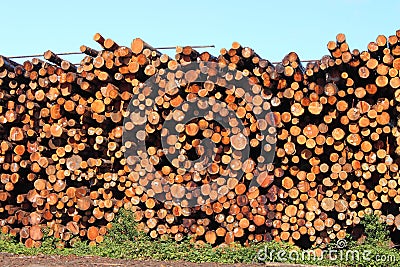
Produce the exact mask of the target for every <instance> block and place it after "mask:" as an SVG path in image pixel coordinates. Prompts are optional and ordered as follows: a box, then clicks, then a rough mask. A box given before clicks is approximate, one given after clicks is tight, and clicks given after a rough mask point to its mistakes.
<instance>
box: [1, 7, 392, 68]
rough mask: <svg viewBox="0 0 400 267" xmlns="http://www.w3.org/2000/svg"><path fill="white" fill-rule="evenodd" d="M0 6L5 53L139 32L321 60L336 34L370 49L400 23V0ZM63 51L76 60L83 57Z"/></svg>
mask: <svg viewBox="0 0 400 267" xmlns="http://www.w3.org/2000/svg"><path fill="white" fill-rule="evenodd" d="M1 11H2V12H1V21H2V27H1V28H0V54H2V55H5V56H11V55H25V54H42V53H43V52H44V51H46V50H48V49H50V50H52V51H54V52H69V51H79V46H80V45H82V44H85V45H88V46H90V47H93V48H99V46H98V44H97V43H95V42H94V41H93V39H92V38H93V35H94V34H95V33H96V32H100V33H101V34H102V35H103V36H104V37H106V38H112V39H113V40H115V41H116V42H117V43H118V44H120V45H125V46H129V45H130V42H131V40H132V39H133V38H136V37H141V38H142V39H144V40H145V41H146V42H148V43H149V44H151V45H153V46H154V47H157V46H175V45H208V44H214V45H215V46H216V48H215V49H207V50H208V51H210V52H211V53H212V54H214V55H217V54H218V53H219V50H220V49H221V48H223V47H225V48H229V47H230V45H231V43H232V42H233V41H238V42H240V43H241V44H242V45H244V46H250V47H252V48H254V49H255V50H256V52H257V53H258V54H259V55H260V56H262V57H263V58H266V59H268V60H271V61H279V60H281V59H282V58H283V57H284V56H285V54H287V53H288V52H290V51H295V52H297V53H298V54H299V56H300V58H301V59H319V58H321V57H322V56H323V55H325V54H327V53H328V51H327V49H326V44H327V42H328V41H330V40H335V36H336V34H337V33H340V32H343V33H345V34H346V36H347V40H348V43H349V45H350V48H351V49H353V48H358V49H360V50H365V49H366V47H367V44H368V42H370V41H374V40H375V39H376V37H377V36H378V35H379V34H384V35H387V36H388V35H392V34H395V31H396V29H400V16H399V14H400V1H385V0H381V1H361V0H339V1H329V2H328V1H322V0H320V1H283V0H281V1H253V0H245V1H235V0H230V1H218V0H213V1H210V0H203V1H198V2H196V1H190V0H186V1H181V0H179V1H150V0H148V1H133V0H131V1H129V0H127V1H125V0H119V1H83V0H81V1H74V0H71V1H64V2H60V3H58V2H56V1H29V2H28V1H26V2H24V1H12V2H8V3H7V4H4V3H3V4H2V7H1ZM201 51H203V50H201ZM168 53H169V54H171V53H173V52H171V51H170V52H168ZM64 58H66V59H70V60H71V61H73V62H74V63H76V62H79V60H80V58H81V56H78V57H64Z"/></svg>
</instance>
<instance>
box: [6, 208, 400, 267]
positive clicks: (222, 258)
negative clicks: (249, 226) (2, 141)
mask: <svg viewBox="0 0 400 267" xmlns="http://www.w3.org/2000/svg"><path fill="white" fill-rule="evenodd" d="M363 224H364V226H365V229H366V235H367V238H366V239H365V241H364V242H363V243H362V244H357V243H356V242H354V241H350V240H347V247H346V248H344V249H342V250H337V248H336V244H333V243H335V242H333V243H332V244H330V245H329V246H328V247H327V248H324V251H326V252H327V251H329V249H330V251H331V253H332V252H333V254H332V256H336V259H328V258H327V257H324V258H319V259H316V258H314V257H312V256H311V257H307V256H305V257H304V258H302V257H298V258H296V257H295V256H296V255H299V256H300V255H301V254H302V253H303V254H304V253H305V252H306V251H305V250H301V249H300V248H298V247H295V246H293V245H289V244H287V243H282V242H265V243H258V244H251V245H250V246H249V247H244V246H242V245H239V244H234V245H233V246H231V247H216V248H213V247H211V246H209V245H204V246H198V245H195V244H194V243H192V242H190V240H189V238H186V239H185V240H183V241H182V242H179V243H177V242H175V241H174V240H172V239H168V240H152V239H151V238H150V237H149V236H147V235H146V234H145V233H143V232H140V231H138V230H137V229H136V227H135V223H134V220H133V218H132V214H131V213H130V212H128V211H126V210H121V211H120V213H119V214H118V216H117V218H116V220H115V222H114V226H113V228H112V229H111V231H110V232H109V234H108V235H107V236H106V237H105V239H104V242H103V243H101V244H99V245H98V246H89V245H88V243H87V242H83V241H78V242H75V243H74V245H73V247H71V248H63V249H59V248H57V247H59V246H58V245H57V244H58V243H59V240H57V239H55V238H54V237H45V239H44V240H43V243H42V246H41V247H40V248H26V247H25V246H24V245H23V244H21V243H19V242H18V240H16V239H15V238H14V237H10V236H5V235H2V236H0V251H2V252H9V253H17V254H25V255H37V254H47V255H71V254H72V255H78V256H84V255H95V256H103V257H110V258H125V259H137V260H140V259H154V260H172V261H181V260H184V261H190V262H219V263H254V262H266V261H274V262H285V263H302V264H315V265H330V266H360V267H362V266H366V267H367V266H368V267H369V266H400V252H399V251H398V250H396V249H393V248H390V247H389V245H388V244H389V236H388V235H389V232H388V231H387V229H386V227H385V225H383V224H382V223H380V222H379V221H378V219H377V218H376V217H375V216H370V215H369V216H366V218H365V219H364V221H363ZM333 250H336V252H335V251H333ZM278 252H279V253H278ZM346 253H347V254H348V257H346ZM289 255H291V256H292V257H289ZM351 255H359V257H358V258H357V257H356V256H354V257H351ZM265 256H267V257H265ZM366 257H367V258H366ZM377 257H379V259H382V258H386V259H389V260H385V261H379V260H377ZM263 258H265V259H263Z"/></svg>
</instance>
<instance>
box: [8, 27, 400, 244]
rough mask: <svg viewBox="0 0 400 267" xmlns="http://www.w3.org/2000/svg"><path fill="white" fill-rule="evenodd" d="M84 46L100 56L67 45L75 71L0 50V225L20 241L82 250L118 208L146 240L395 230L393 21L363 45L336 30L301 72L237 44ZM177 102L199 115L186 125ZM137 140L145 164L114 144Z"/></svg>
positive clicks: (51, 56) (299, 237) (399, 95)
mask: <svg viewBox="0 0 400 267" xmlns="http://www.w3.org/2000/svg"><path fill="white" fill-rule="evenodd" d="M94 40H95V41H96V42H97V43H98V44H99V45H100V46H101V49H100V50H95V49H93V48H90V47H87V46H81V52H82V53H83V54H85V56H84V58H83V59H82V61H81V62H80V64H79V65H78V66H75V65H74V64H72V63H71V62H69V61H67V60H64V59H62V58H60V57H59V56H57V55H56V54H55V53H53V52H52V51H46V52H45V53H44V59H45V61H42V60H40V59H32V60H31V61H26V62H24V63H23V64H18V63H16V62H14V61H12V60H10V59H8V58H6V57H4V56H2V57H0V122H1V124H0V134H1V135H0V136H1V137H0V149H1V150H0V227H1V232H2V233H5V234H11V235H14V236H17V237H18V238H19V239H20V240H21V242H24V243H25V245H26V246H27V247H34V246H40V244H41V240H42V239H43V236H44V232H46V234H47V235H52V236H54V237H56V238H59V239H60V246H66V245H72V244H73V243H74V242H75V241H76V240H78V239H87V240H89V241H90V243H91V244H96V243H100V242H102V240H103V238H104V235H105V234H106V233H107V231H108V229H109V228H110V227H112V222H113V219H114V217H115V214H116V213H117V212H118V210H119V209H120V208H125V209H128V210H131V211H133V214H134V218H135V220H136V221H137V222H138V225H139V228H141V229H142V230H144V231H145V232H147V233H148V234H149V235H150V236H151V237H153V238H165V237H167V236H172V237H173V238H174V239H175V240H177V241H180V240H182V239H183V238H184V237H185V236H187V235H192V236H193V237H194V239H195V240H196V242H199V243H201V242H207V243H209V244H212V245H217V244H221V243H227V244H229V243H232V242H234V241H237V242H241V243H245V244H248V243H249V242H251V241H265V240H266V241H268V240H277V241H287V242H290V243H295V244H298V245H300V246H303V247H307V246H310V245H318V244H324V243H329V242H330V241H331V240H334V239H337V238H344V237H345V235H346V234H347V233H351V234H353V236H354V237H359V236H360V235H361V234H362V227H360V225H359V223H360V220H361V218H362V217H363V216H364V215H365V214H367V213H376V214H378V215H380V216H381V217H382V219H383V220H385V221H386V223H387V224H388V225H389V226H390V227H391V229H392V232H393V233H396V232H397V233H398V230H399V229H400V212H399V204H400V186H399V174H400V171H399V164H400V148H399V147H400V130H399V129H400V128H399V126H400V119H399V118H400V117H399V112H400V89H399V87H400V74H399V71H400V30H399V31H397V32H396V34H395V35H392V36H389V37H388V38H386V37H385V36H382V35H380V36H378V37H377V39H376V41H375V42H371V43H369V44H368V49H367V50H366V51H363V52H361V51H359V50H357V49H355V50H350V48H349V45H348V44H347V42H346V38H345V35H344V34H338V35H337V36H336V41H331V42H329V43H328V45H327V48H328V50H329V53H330V55H329V56H324V57H323V58H322V59H321V60H318V61H315V62H309V63H308V64H306V65H305V66H303V65H302V62H301V61H300V59H299V57H298V55H297V54H296V53H294V52H291V53H289V54H288V55H287V56H285V57H284V58H283V60H282V61H281V62H280V63H278V64H272V63H271V62H269V61H268V60H265V59H262V58H261V57H260V56H259V55H258V54H257V53H256V52H255V51H253V50H252V49H251V48H249V47H243V46H241V45H240V44H239V43H237V42H234V43H233V44H232V47H231V48H230V49H221V51H220V55H218V56H213V55H211V54H210V53H208V52H203V53H200V52H198V51H196V50H195V49H193V48H191V47H177V49H176V56H175V58H170V57H169V56H168V55H165V54H162V53H160V52H159V51H157V50H156V49H154V48H153V47H152V46H150V45H149V44H147V43H145V42H144V41H143V40H141V39H140V38H136V39H134V40H133V41H132V43H131V45H130V47H126V46H120V45H118V44H117V43H116V42H114V41H113V40H111V39H106V38H104V37H103V36H101V35H100V34H96V35H95V36H94ZM190 62H200V63H199V64H200V65H199V66H201V68H199V69H193V68H190V67H185V66H187V65H190V64H189V63H190ZM221 71H222V72H224V73H225V74H226V75H224V76H223V77H222V78H221V77H218V79H216V78H215V77H217V76H216V74H217V73H219V72H221ZM232 71H234V72H232ZM163 75H164V76H163ZM151 77H158V78H156V79H155V81H156V83H157V86H158V88H157V90H153V91H152V92H150V91H151V90H150V91H149V88H148V87H146V86H145V82H146V81H147V80H148V79H149V78H151ZM199 77H202V79H203V80H202V81H201V82H199V81H198V78H199ZM232 81H236V82H239V83H241V84H242V87H241V86H236V87H232V86H229V84H230V83H231V82H232ZM174 84H176V86H175V85H174ZM245 86H248V88H250V90H249V91H245V90H243V88H244V87H245ZM153 89H154V88H153ZM154 93H156V95H154ZM204 99H206V100H205V101H203V100H204ZM188 102H191V103H196V105H197V106H198V107H199V109H200V110H201V109H205V108H206V107H211V108H212V111H213V115H212V116H211V115H204V116H198V118H194V119H192V120H190V121H187V122H186V121H185V115H186V114H187V113H189V112H190V110H191V109H190V108H189V106H187V103H188ZM132 108H134V109H135V108H136V109H135V110H139V111H140V112H138V113H135V112H132ZM144 114H145V115H146V116H144ZM232 114H233V115H234V116H233V115H232ZM218 116H219V118H220V119H219V120H218V119H217V118H218ZM221 118H226V119H225V120H224V119H221ZM182 121H185V122H184V123H182ZM224 121H225V124H223V122H224ZM168 123H169V125H173V127H172V128H173V129H175V130H176V134H173V133H172V132H170V131H169V130H171V128H168V127H167V128H166V127H165V125H166V124H168ZM138 125H142V126H143V129H141V130H138V127H137V126H138ZM129 131H131V132H132V133H134V138H128V139H127V138H124V136H126V133H127V132H129ZM163 140H165V142H164V141H163ZM205 140H208V141H205ZM140 142H142V143H144V144H145V147H144V150H141V153H142V154H140V155H139V154H138V155H139V156H141V155H145V156H146V157H143V158H140V157H139V158H138V155H131V154H129V153H127V152H129V151H130V149H131V148H132V147H134V146H136V145H137V143H140ZM136 152H137V151H136ZM209 153H211V154H214V156H212V157H211V156H210V155H208V154H209ZM271 153H272V154H273V155H274V157H270V154H271ZM204 155H205V157H206V160H205V161H201V162H200V163H198V164H197V165H196V164H193V165H191V163H190V162H193V161H194V160H195V159H198V158H200V159H203V156H204ZM210 158H211V159H212V161H211V162H209V159H210ZM168 159H172V160H168ZM197 162H198V161H197ZM204 163H207V164H206V167H205V168H204V166H203V165H205V164H204ZM199 164H200V165H201V166H200V167H199ZM202 167H203V168H202ZM193 188H194V189H193ZM190 201H194V202H192V203H189V202H190ZM193 203H194V204H193ZM45 229H48V231H44V230H45Z"/></svg>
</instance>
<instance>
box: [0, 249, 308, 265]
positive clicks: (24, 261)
mask: <svg viewBox="0 0 400 267" xmlns="http://www.w3.org/2000/svg"><path fill="white" fill-rule="evenodd" d="M0 266H1V267H8V266H13V267H14V266H18V267H19V266H21V267H22V266H24V267H78V266H79V267H81V266H82V267H100V266H104V267H128V266H129V267H181V266H182V267H228V266H229V267H261V266H268V267H273V266H275V267H290V266H293V267H310V266H306V265H290V264H279V263H266V264H217V263H191V262H161V261H152V260H145V261H137V260H122V259H110V258H102V257H78V256H73V255H71V256H51V255H39V256H24V255H17V254H10V253H1V252H0Z"/></svg>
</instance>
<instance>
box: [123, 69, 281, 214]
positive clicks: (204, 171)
mask: <svg viewBox="0 0 400 267" xmlns="http://www.w3.org/2000/svg"><path fill="white" fill-rule="evenodd" d="M270 97H271V94H268V93H267V92H265V90H264V89H263V87H262V86H261V85H259V84H257V83H255V82H254V80H251V79H249V78H248V77H247V76H246V75H245V74H244V73H243V72H240V71H238V70H236V69H231V68H230V66H226V65H222V64H218V63H216V62H202V61H200V62H191V63H187V64H184V65H183V64H182V65H179V64H178V65H177V66H174V67H172V68H168V69H162V70H160V71H159V72H158V73H157V74H155V75H154V76H152V77H151V78H149V79H148V80H147V81H146V82H145V83H142V84H140V85H139V86H137V87H135V88H134V90H133V97H132V100H131V102H130V104H129V107H128V114H127V115H126V116H125V119H124V134H123V137H122V139H123V140H122V141H123V144H124V146H125V158H126V161H127V165H128V166H129V168H130V170H132V171H134V172H135V173H137V174H139V175H138V176H139V177H136V178H134V179H133V180H134V182H137V184H138V186H139V187H141V189H142V190H143V191H146V193H147V195H148V196H149V197H152V198H154V199H156V200H158V201H160V202H162V203H165V202H167V201H168V202H170V203H172V204H173V205H179V206H181V207H197V206H202V205H204V204H207V203H212V202H214V201H216V200H218V199H219V198H220V197H222V196H224V195H226V194H228V192H229V191H230V190H231V189H232V188H234V187H235V186H236V185H237V184H238V183H240V181H243V179H244V180H247V181H248V182H247V183H246V184H247V190H250V191H251V190H256V189H257V187H258V186H260V184H263V182H264V180H267V178H268V175H267V172H268V170H269V168H270V167H271V165H270V163H272V161H273V157H274V154H275V143H276V129H275V120H274V114H273V113H272V112H271V110H270V105H269V99H270ZM258 177H260V178H258ZM264 186H265V185H264Z"/></svg>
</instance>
